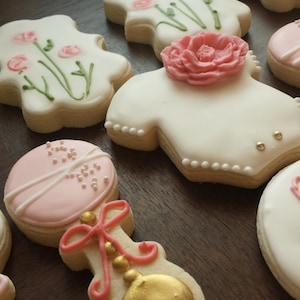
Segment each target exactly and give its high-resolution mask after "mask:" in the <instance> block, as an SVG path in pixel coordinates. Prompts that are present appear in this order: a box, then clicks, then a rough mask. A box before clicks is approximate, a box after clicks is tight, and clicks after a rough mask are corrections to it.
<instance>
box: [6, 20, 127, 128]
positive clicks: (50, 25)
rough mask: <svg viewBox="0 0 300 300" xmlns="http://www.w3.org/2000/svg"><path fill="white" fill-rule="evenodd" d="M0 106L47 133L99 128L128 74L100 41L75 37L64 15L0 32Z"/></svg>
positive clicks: (121, 61)
mask: <svg viewBox="0 0 300 300" xmlns="http://www.w3.org/2000/svg"><path fill="white" fill-rule="evenodd" d="M0 44H1V54H0V65H1V70H0V103H2V104H7V105H13V106H18V107H20V108H21V109H22V113H23V117H24V119H25V122H26V124H27V126H28V127H29V128H30V129H31V130H33V131H36V132H40V133H49V132H53V131H56V130H59V129H61V128H62V127H87V126H91V125H95V124H97V123H99V122H101V121H102V120H103V119H104V117H105V114H106V111H107V107H108V106H109V103H110V100H111V97H112V95H113V94H114V92H115V90H117V89H118V88H119V87H120V86H121V85H122V84H123V83H124V82H125V81H126V80H127V79H128V78H129V77H130V76H131V74H132V68H131V65H130V63H129V62H128V61H127V59H126V58H125V57H123V56H121V55H119V54H115V53H111V52H108V51H105V41H104V38H103V37H102V36H100V35H96V34H87V33H82V32H79V31H78V30H77V29H76V24H75V22H74V21H73V20H72V19H71V18H69V17H67V16H64V15H55V16H50V17H46V18H43V19H39V20H18V21H14V22H10V23H7V24H5V25H3V26H1V27H0Z"/></svg>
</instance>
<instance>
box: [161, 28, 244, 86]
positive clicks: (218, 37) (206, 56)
mask: <svg viewBox="0 0 300 300" xmlns="http://www.w3.org/2000/svg"><path fill="white" fill-rule="evenodd" d="M248 49H249V48H248V44H247V43H246V42H245V41H244V40H242V39H241V38H239V37H236V36H231V35H225V34H220V33H211V32H201V33H198V34H196V35H194V36H186V37H184V38H182V39H181V40H178V41H175V42H173V43H172V44H171V45H170V46H168V47H166V48H165V49H164V50H163V51H162V52H161V58H162V61H163V64H164V67H165V69H166V71H167V73H168V75H169V77H170V78H172V79H176V80H181V81H186V82H188V83H189V84H191V85H209V84H212V83H214V82H216V81H217V80H219V79H221V78H223V77H226V76H230V75H234V74H237V73H238V72H239V71H240V70H241V69H242V67H243V65H244V62H245V58H246V54H247V52H248Z"/></svg>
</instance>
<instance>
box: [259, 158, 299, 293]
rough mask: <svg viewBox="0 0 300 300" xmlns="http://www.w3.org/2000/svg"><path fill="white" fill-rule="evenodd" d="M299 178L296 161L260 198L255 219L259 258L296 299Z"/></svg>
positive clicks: (297, 287)
mask: <svg viewBox="0 0 300 300" xmlns="http://www.w3.org/2000/svg"><path fill="white" fill-rule="evenodd" d="M299 176H300V162H299V161H297V162H296V163H293V164H292V165H289V166H288V167H286V168H284V169H283V170H281V171H280V172H279V173H278V174H277V175H275V176H274V177H273V179H272V180H271V181H270V182H269V183H268V185H267V187H266V188H265V190H264V192H263V194H262V196H261V200H260V203H259V207H258V215H257V230H258V240H259V244H260V248H261V250H262V254H263V256H264V258H265V260H266V262H267V264H268V266H269V268H270V270H271V271H272V273H273V274H274V276H275V277H276V279H277V280H278V281H279V283H280V284H281V285H282V286H283V288H285V289H286V291H287V292H288V293H289V294H290V295H291V296H292V297H294V298H295V299H299V298H300V273H299V266H300V258H299V252H300V242H299V241H300V232H299V222H300V218H299V215H300V197H299V196H300V193H299V190H300V189H299V188H300V185H299V178H300V177H299ZM293 190H294V192H293Z"/></svg>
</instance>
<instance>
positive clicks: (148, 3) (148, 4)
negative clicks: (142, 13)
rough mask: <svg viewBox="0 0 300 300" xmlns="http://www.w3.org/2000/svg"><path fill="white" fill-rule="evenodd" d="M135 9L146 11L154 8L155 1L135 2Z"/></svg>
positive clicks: (141, 0)
mask: <svg viewBox="0 0 300 300" xmlns="http://www.w3.org/2000/svg"><path fill="white" fill-rule="evenodd" d="M132 6H133V8H134V9H137V10H139V9H146V8H150V7H152V6H153V0H135V1H133V3H132Z"/></svg>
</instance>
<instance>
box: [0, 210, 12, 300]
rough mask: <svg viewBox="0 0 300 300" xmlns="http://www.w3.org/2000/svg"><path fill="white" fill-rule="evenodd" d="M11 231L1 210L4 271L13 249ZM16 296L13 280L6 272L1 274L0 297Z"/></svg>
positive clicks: (0, 255) (0, 264)
mask: <svg viewBox="0 0 300 300" xmlns="http://www.w3.org/2000/svg"><path fill="white" fill-rule="evenodd" d="M11 243H12V241H11V232H10V229H9V225H8V223H7V220H6V218H5V216H4V215H3V213H2V212H1V211H0V272H2V271H3V269H4V267H5V264H6V262H7V260H8V258H9V255H10V250H11ZM14 298H15V287H14V285H13V283H12V281H11V280H10V279H9V278H8V277H7V276H6V275H4V274H0V299H1V300H12V299H14Z"/></svg>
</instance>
